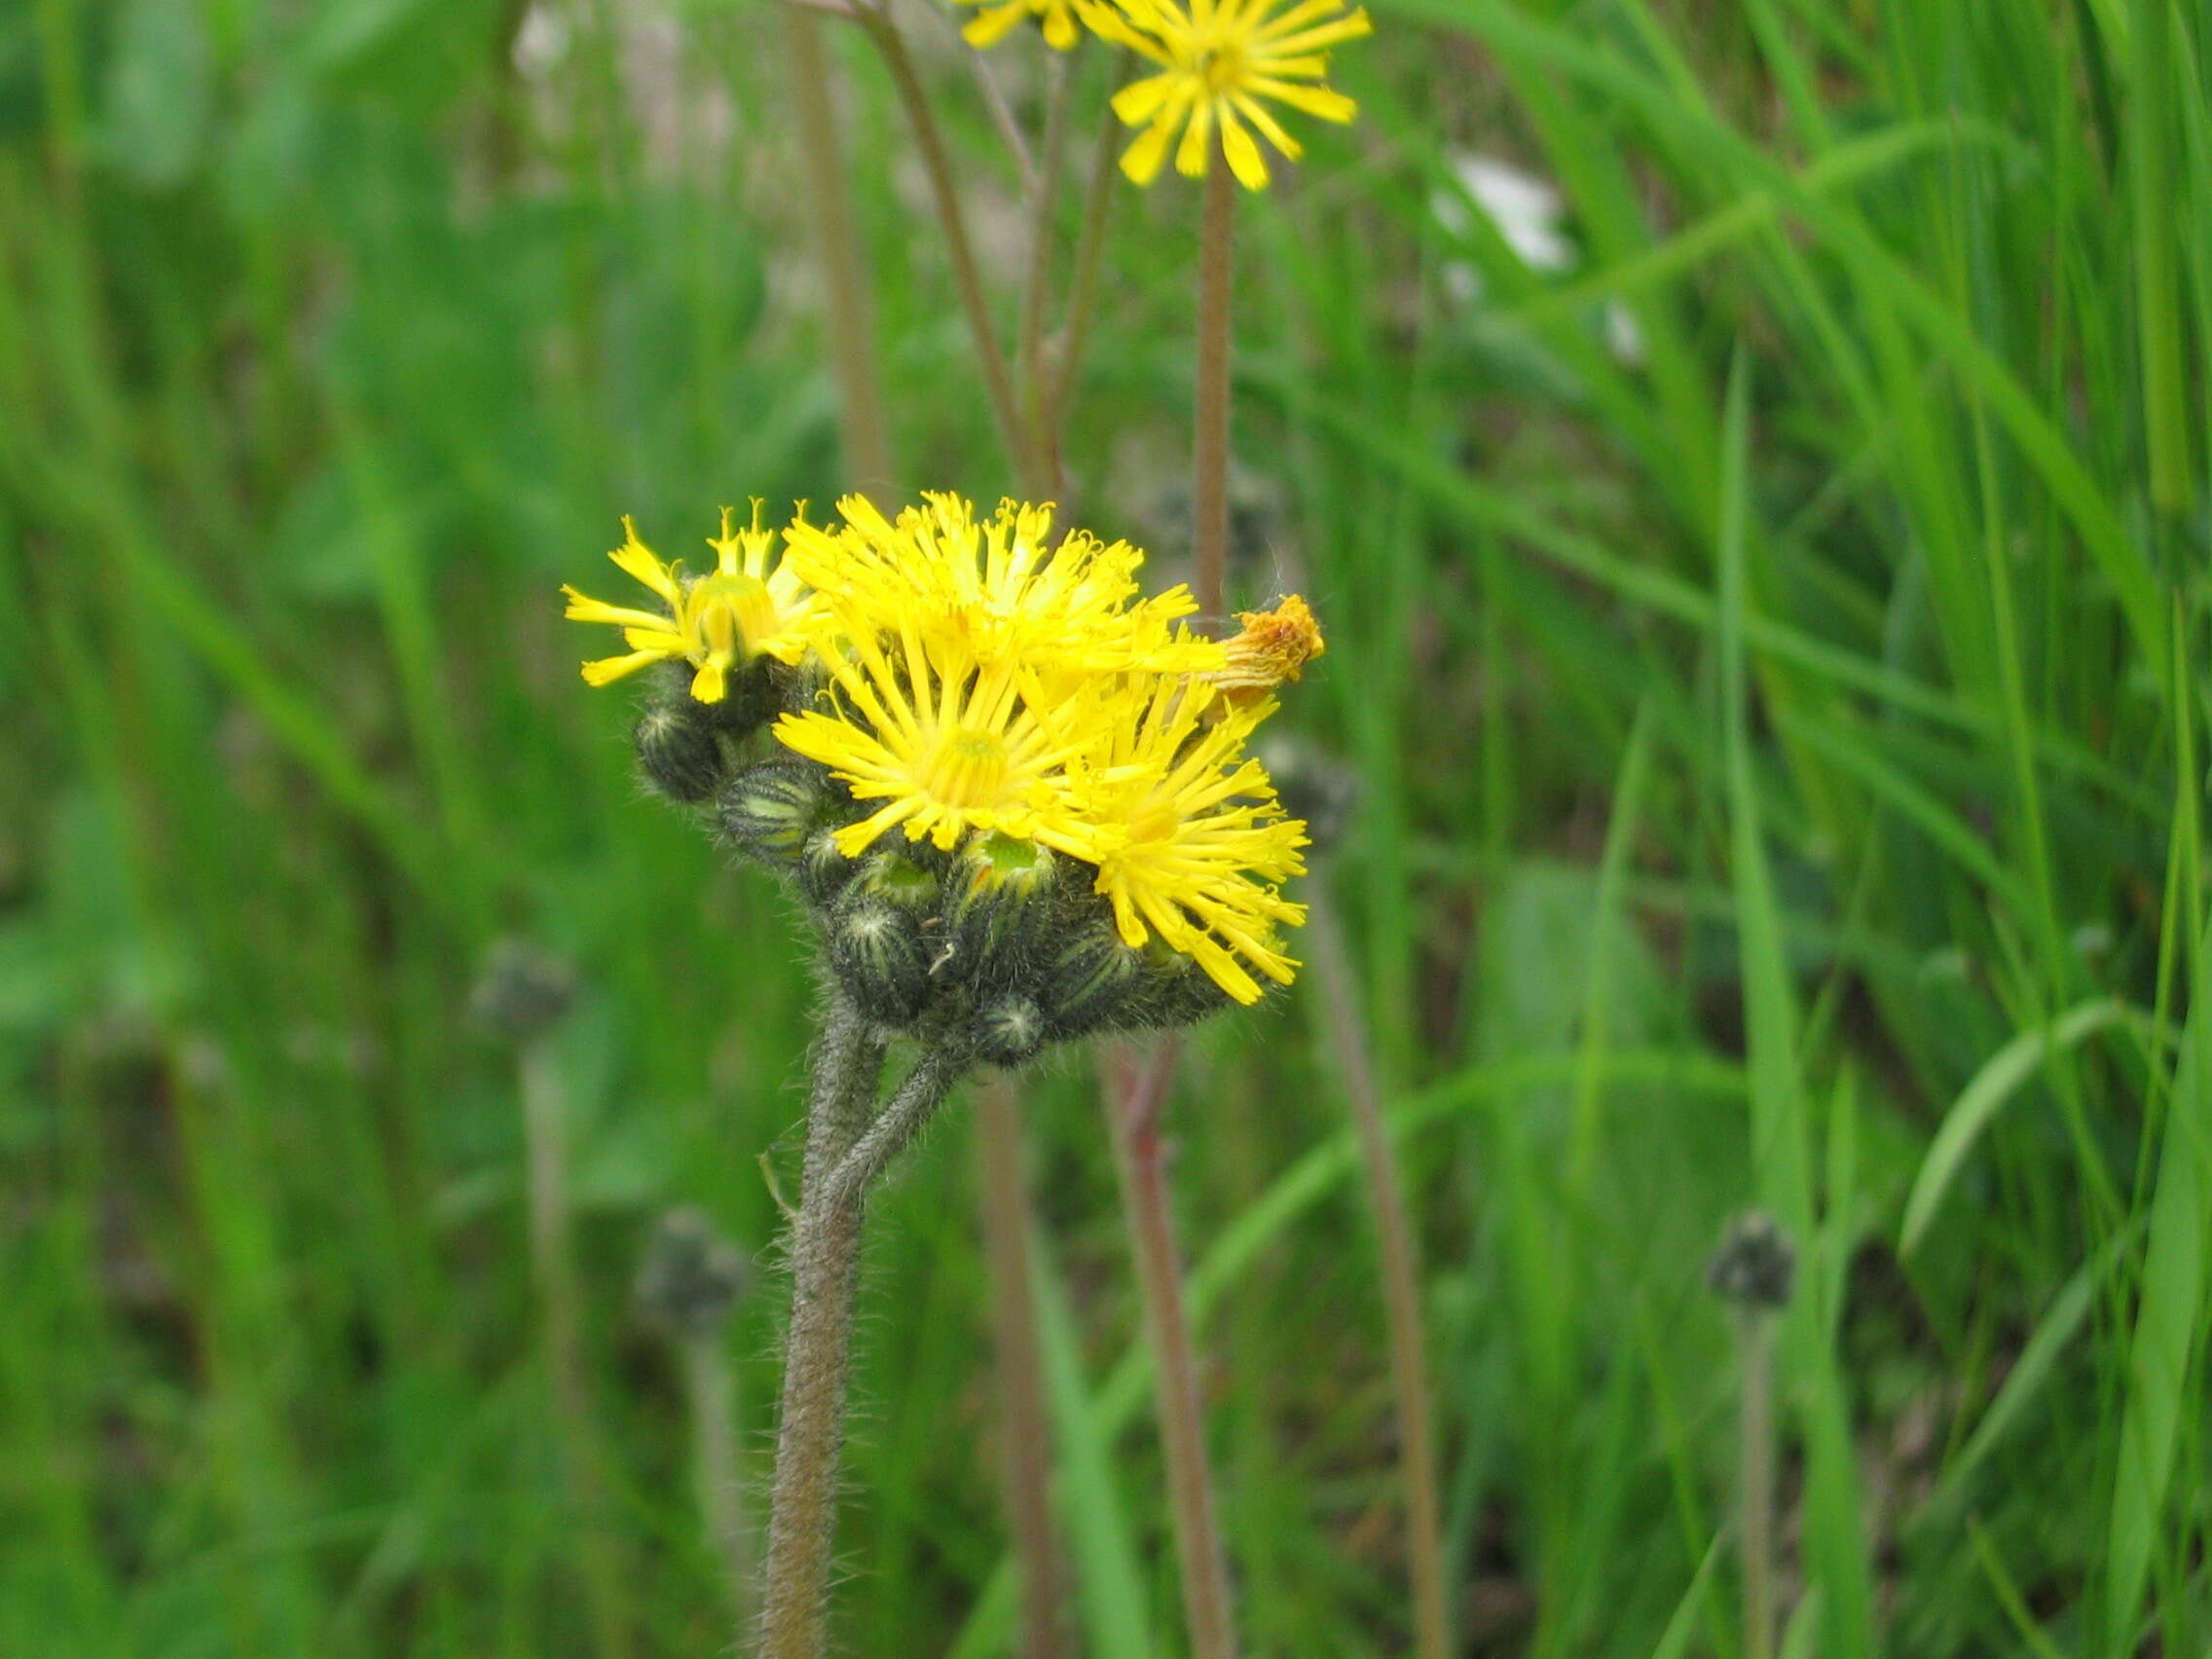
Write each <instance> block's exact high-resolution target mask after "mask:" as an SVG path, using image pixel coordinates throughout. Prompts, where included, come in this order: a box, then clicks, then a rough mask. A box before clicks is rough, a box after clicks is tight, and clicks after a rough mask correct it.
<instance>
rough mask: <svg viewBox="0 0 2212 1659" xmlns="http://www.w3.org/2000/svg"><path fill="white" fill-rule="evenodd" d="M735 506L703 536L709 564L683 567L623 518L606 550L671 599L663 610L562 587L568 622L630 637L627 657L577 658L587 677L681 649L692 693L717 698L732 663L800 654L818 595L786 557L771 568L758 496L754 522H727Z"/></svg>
mask: <svg viewBox="0 0 2212 1659" xmlns="http://www.w3.org/2000/svg"><path fill="white" fill-rule="evenodd" d="M731 519H732V514H731V512H730V509H729V508H727V507H724V508H722V533H721V535H719V536H709V537H708V538H707V544H708V545H709V546H710V547H712V548H713V549H714V550H715V569H714V570H713V571H711V572H710V573H708V574H706V575H703V576H686V575H685V574H684V573H683V564H682V560H678V561H677V562H676V563H675V564H673V565H664V564H662V563H661V561H660V560H659V558H657V557H656V556H655V555H654V553H653V551H652V549H651V548H649V547H647V546H646V545H645V543H644V542H643V541H641V540H639V539H638V527H637V526H636V525H634V524H632V523H631V522H630V520H629V518H628V517H627V516H625V517H624V518H623V520H622V531H623V536H624V539H623V542H622V545H621V546H619V547H617V548H615V549H614V551H613V552H611V553H609V554H608V558H609V559H611V560H613V561H614V563H615V564H616V565H618V566H620V567H621V569H622V570H623V571H626V572H627V573H628V574H630V575H632V576H635V577H636V578H637V579H638V580H639V581H641V582H643V583H644V584H645V586H646V587H648V588H650V589H651V590H652V591H653V592H654V594H656V595H657V596H658V597H659V598H660V600H661V602H662V603H663V604H665V605H666V606H667V607H668V612H667V614H665V615H664V614H661V613H659V612H656V611H651V610H639V609H634V608H631V607H629V606H623V605H608V604H607V603H605V602H604V601H601V600H597V599H589V598H586V597H585V596H584V595H583V594H581V593H578V592H577V591H576V590H575V589H574V588H572V587H568V586H564V587H563V588H562V589H561V591H562V593H563V594H565V595H567V596H568V601H569V608H568V611H567V615H568V618H569V620H571V622H606V623H610V624H612V625H613V626H614V627H617V628H620V629H621V630H622V638H623V641H624V643H625V644H627V645H629V646H630V650H629V653H628V654H627V655H624V656H612V657H602V658H600V659H599V660H598V661H596V662H587V663H585V664H584V679H585V680H586V681H588V682H590V683H592V684H594V685H605V684H608V682H612V681H616V680H620V679H621V678H622V677H623V676H624V675H626V674H635V673H636V672H637V671H638V670H639V669H641V668H644V667H645V665H646V664H647V663H652V662H659V661H661V660H663V659H664V658H668V657H681V658H682V659H683V660H684V661H686V662H688V663H690V664H691V666H692V667H693V668H695V669H697V670H698V672H697V673H696V674H695V675H693V676H692V679H691V695H692V696H693V697H695V698H697V699H698V700H699V701H700V702H702V703H719V702H720V701H721V700H722V697H723V696H724V695H725V693H726V692H727V690H728V677H729V673H730V671H731V670H732V669H735V668H741V667H743V666H744V665H745V664H746V663H749V662H751V661H752V660H753V659H754V658H755V657H757V656H762V655H766V656H771V657H774V658H775V659H776V660H777V661H778V662H786V663H793V662H796V661H798V659H799V658H800V657H801V656H802V655H804V654H805V651H806V648H807V645H808V642H809V637H810V631H811V629H812V628H813V626H814V624H815V621H816V617H817V613H818V611H819V609H820V604H819V602H818V601H817V599H816V598H815V596H814V595H813V594H812V593H811V592H810V591H808V589H807V587H806V584H805V583H804V582H803V581H801V580H800V579H799V575H798V572H797V571H795V570H794V569H793V567H792V566H791V564H790V563H789V562H788V561H784V562H779V563H778V565H777V566H776V568H775V569H773V570H770V569H769V567H768V553H769V549H770V547H771V546H772V545H773V544H774V540H775V536H774V534H773V533H772V532H769V531H765V530H762V529H761V528H760V503H759V502H758V501H757V500H756V501H755V502H754V503H753V526H752V528H751V529H750V530H733V529H732V527H731Z"/></svg>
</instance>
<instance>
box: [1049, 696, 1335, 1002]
mask: <svg viewBox="0 0 2212 1659" xmlns="http://www.w3.org/2000/svg"><path fill="white" fill-rule="evenodd" d="M1116 702H1117V703H1118V704H1119V707H1118V709H1117V711H1116V712H1117V716H1118V718H1117V719H1114V720H1113V721H1112V722H1111V723H1110V724H1109V725H1108V726H1107V728H1106V741H1105V743H1104V744H1103V745H1101V746H1100V747H1099V748H1097V749H1094V750H1093V751H1092V752H1091V754H1090V755H1089V756H1088V764H1083V765H1080V766H1079V769H1078V773H1077V777H1076V793H1077V794H1078V796H1079V798H1080V799H1081V802H1082V822H1083V830H1084V835H1085V838H1086V844H1085V846H1084V848H1083V850H1082V851H1081V853H1080V855H1079V856H1081V857H1084V858H1086V859H1088V861H1089V862H1090V863H1092V864H1093V865H1095V866H1097V871H1098V874H1097V882H1096V887H1097V891H1098V892H1100V893H1102V894H1104V895H1105V896H1106V898H1107V900H1108V901H1109V902H1110V903H1112V905H1113V907H1114V921H1115V925H1116V927H1117V928H1118V929H1119V931H1120V933H1121V936H1122V941H1123V942H1124V944H1128V945H1131V946H1135V945H1141V944H1143V943H1144V942H1145V941H1146V940H1147V938H1148V937H1149V936H1150V934H1153V933H1157V934H1158V935H1159V936H1160V938H1161V940H1162V941H1164V942H1165V943H1166V944H1167V945H1168V946H1169V947H1170V948H1172V949H1174V950H1178V951H1180V952H1182V953H1183V954H1184V955H1186V956H1189V957H1191V958H1193V959H1194V960H1195V961H1197V963H1198V966H1199V967H1201V968H1203V969H1204V970H1205V972H1206V974H1207V976H1208V977H1210V978H1212V980H1213V981H1214V983H1215V984H1217V985H1219V986H1220V987H1221V988H1222V989H1223V990H1224V991H1227V992H1228V993H1229V994H1230V995H1231V996H1233V997H1235V999H1236V1000H1237V1001H1238V1002H1240V1003H1253V1002H1257V1001H1259V999H1260V985H1259V982H1258V981H1257V980H1256V979H1254V978H1253V977H1252V974H1251V972H1250V970H1255V969H1256V970H1257V971H1258V972H1260V973H1261V974H1264V975H1266V976H1267V977H1269V978H1271V979H1273V980H1275V981H1277V982H1278V983H1281V984H1288V983H1289V982H1290V980H1291V977H1292V974H1293V972H1294V970H1295V969H1296V967H1297V964H1296V963H1295V962H1293V961H1292V960H1291V959H1290V958H1289V957H1287V956H1285V955H1284V954H1283V953H1282V951H1281V949H1280V948H1279V946H1278V945H1277V943H1276V941H1275V934H1276V929H1277V928H1278V926H1287V927H1297V926H1299V925H1301V924H1303V923H1304V922H1305V920H1306V910H1305V907H1304V906H1303V905H1299V904H1294V903H1290V902H1289V901H1287V900H1285V899H1284V898H1283V897H1282V894H1281V892H1280V890H1279V884H1280V883H1282V882H1283V881H1285V880H1287V879H1288V878H1290V877H1291V876H1294V875H1302V874H1304V873H1305V870H1306V865H1305V861H1304V860H1303V859H1301V858H1300V856H1299V849H1300V848H1301V847H1303V846H1305V845H1306V826H1305V825H1303V824H1300V823H1298V822H1297V821H1296V820H1294V819H1288V818H1285V817H1284V816H1283V815H1282V808H1281V806H1280V804H1279V803H1278V802H1277V801H1276V799H1275V793H1274V787H1273V785H1272V784H1271V783H1270V782H1269V780H1268V774H1267V772H1266V770H1265V769H1264V768H1263V767H1262V766H1261V765H1260V763H1259V762H1258V761H1257V760H1254V759H1251V758H1249V757H1248V756H1246V755H1245V754H1244V744H1245V742H1246V740H1247V739H1248V738H1250V736H1251V735H1252V732H1253V730H1254V728H1255V727H1257V726H1258V725H1259V724H1260V722H1261V721H1262V720H1264V719H1267V718H1268V716H1270V715H1272V713H1274V709H1275V705H1274V704H1272V703H1259V704H1254V705H1250V706H1246V707H1243V708H1234V709H1232V710H1231V711H1230V712H1229V713H1228V714H1227V715H1226V716H1225V717H1224V718H1223V719H1220V720H1218V721H1215V722H1213V723H1212V724H1206V723H1204V721H1203V719H1202V718H1201V717H1202V715H1203V713H1204V711H1205V708H1206V705H1207V702H1208V699H1207V697H1206V695H1205V693H1204V692H1203V691H1202V690H1198V689H1197V688H1195V687H1193V686H1192V685H1190V684H1189V683H1188V682H1175V681H1172V680H1166V679H1162V680H1159V681H1156V682H1153V683H1152V684H1151V685H1149V686H1143V685H1139V686H1134V687H1130V688H1129V689H1127V690H1125V691H1124V692H1123V693H1122V694H1121V695H1120V696H1119V697H1118V698H1117V699H1116ZM1069 850H1071V851H1074V850H1076V849H1073V848H1071V849H1069Z"/></svg>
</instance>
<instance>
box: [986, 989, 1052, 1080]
mask: <svg viewBox="0 0 2212 1659" xmlns="http://www.w3.org/2000/svg"><path fill="white" fill-rule="evenodd" d="M1046 1035H1047V1032H1046V1028H1045V1011H1044V1010H1043V1009H1041V1008H1039V1007H1038V1006H1037V1004H1036V1002H1035V1000H1034V999H1032V998H1029V997H1024V996H1004V997H998V998H995V999H993V1000H992V1001H990V1002H987V1003H985V1004H984V1005H983V1006H982V1007H981V1008H979V1009H977V1011H976V1019H975V1024H974V1027H973V1038H974V1041H975V1045H976V1052H977V1054H978V1055H979V1056H980V1057H981V1058H983V1059H984V1060H987V1061H988V1062H989V1063H990V1064H992V1065H994V1066H1007V1067H1014V1066H1019V1065H1026V1064H1027V1063H1028V1062H1029V1061H1031V1060H1033V1059H1035V1058H1036V1057H1037V1051H1039V1050H1040V1049H1042V1048H1044V1046H1045V1038H1046Z"/></svg>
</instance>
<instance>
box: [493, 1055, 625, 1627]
mask: <svg viewBox="0 0 2212 1659" xmlns="http://www.w3.org/2000/svg"><path fill="white" fill-rule="evenodd" d="M520 1064H521V1086H522V1112H523V1141H524V1148H525V1155H526V1157H527V1158H528V1160H529V1168H530V1261H531V1269H532V1273H533V1276H534V1277H535V1279H536V1281H537V1295H538V1300H539V1303H540V1305H541V1307H542V1309H543V1310H544V1315H545V1369H546V1374H547V1381H548V1383H550V1385H551V1387H552V1392H553V1418H554V1423H555V1427H556V1430H557V1432H558V1433H559V1435H560V1443H561V1463H562V1467H563V1470H564V1473H565V1475H566V1478H567V1482H568V1487H569V1501H570V1502H571V1504H572V1505H573V1506H574V1508H575V1511H576V1519H577V1530H576V1548H577V1553H578V1556H579V1558H580V1564H581V1566H582V1568H583V1581H584V1597H585V1600H586V1601H587V1602H588V1603H589V1604H590V1609H591V1622H592V1633H593V1638H594V1641H595V1642H596V1645H597V1651H598V1652H599V1654H600V1655H601V1656H602V1659H620V1656H621V1655H623V1654H626V1653H628V1652H629V1651H630V1627H629V1620H628V1618H627V1617H626V1616H625V1614H624V1612H623V1595H622V1567H621V1564H620V1562H619V1561H618V1560H617V1559H616V1547H615V1542H614V1538H613V1535H612V1534H611V1533H610V1532H609V1531H608V1526H607V1513H606V1511H607V1501H606V1492H605V1485H604V1473H605V1471H604V1470H603V1468H602V1462H601V1453H600V1446H599V1437H598V1434H597V1432H596V1430H595V1428H594V1426H593V1422H592V1413H591V1390H590V1387H589V1385H588V1384H587V1383H586V1382H585V1378H584V1357H583V1311H582V1294H581V1292H580V1290H579V1288H578V1286H577V1283H576V1264H575V1258H574V1256H573V1255H572V1254H571V1250H570V1246H569V1136H568V1124H567V1110H568V1106H567V1097H566V1091H565V1090H564V1089H563V1088H562V1087H561V1071H560V1064H559V1061H558V1059H557V1058H556V1056H555V1054H554V1052H553V1048H552V1043H551V1040H550V1039H548V1038H545V1037H538V1038H536V1039H534V1040H533V1041H531V1042H529V1043H526V1044H524V1046H523V1049H522V1056H521V1062H520Z"/></svg>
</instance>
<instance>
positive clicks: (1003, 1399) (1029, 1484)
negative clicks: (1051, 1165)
mask: <svg viewBox="0 0 2212 1659" xmlns="http://www.w3.org/2000/svg"><path fill="white" fill-rule="evenodd" d="M1021 1131H1022V1124H1021V1112H1020V1108H1019V1104H1018V1102H1017V1100H1016V1098H1015V1094H1014V1083H1013V1081H1012V1080H1011V1079H1009V1078H1008V1077H1006V1076H1005V1075H1003V1074H1001V1075H997V1076H994V1077H992V1078H990V1079H989V1080H988V1081H987V1082H985V1083H984V1084H982V1085H981V1086H980V1087H979V1088H977V1090H976V1178H977V1185H978V1187H979V1188H980V1189H981V1191H980V1193H979V1195H978V1196H979V1197H980V1198H981V1200H982V1205H981V1207H982V1212H983V1254H984V1256H985V1257H986V1258H987V1259H988V1261H989V1263H990V1270H991V1349H992V1354H993V1357H994V1358H995V1359H996V1361H997V1370H998V1384H999V1412H1000V1415H1001V1423H1000V1428H999V1437H1000V1446H1001V1449H1002V1451H1003V1452H1004V1455H1005V1466H1004V1471H1003V1473H1004V1478H1005V1481H1006V1507H1007V1522H1008V1530H1009V1531H1010V1532H1011V1533H1012V1534H1013V1541H1014V1560H1015V1563H1016V1564H1017V1565H1018V1567H1019V1568H1020V1574H1021V1641H1020V1643H1019V1645H1018V1646H1017V1647H1016V1649H1015V1651H1016V1652H1017V1653H1019V1654H1020V1655H1021V1659H1057V1656H1058V1654H1059V1652H1060V1647H1061V1643H1060V1619H1059V1605H1060V1583H1059V1577H1060V1574H1059V1552H1058V1548H1057V1538H1056V1531H1057V1529H1056V1528H1055V1527H1054V1525H1053V1521H1052V1495H1051V1435H1050V1433H1049V1431H1048V1429H1047V1426H1046V1420H1045V1379H1044V1367H1043V1361H1042V1359H1041V1357H1040V1355H1039V1352H1038V1347H1037V1308H1036V1303H1035V1299H1034V1296H1033V1291H1032V1286H1031V1285H1030V1282H1029V1182H1028V1172H1027V1171H1026V1170H1025V1169H1024V1168H1023V1166H1022V1157H1021V1153H1022V1132H1021Z"/></svg>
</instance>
